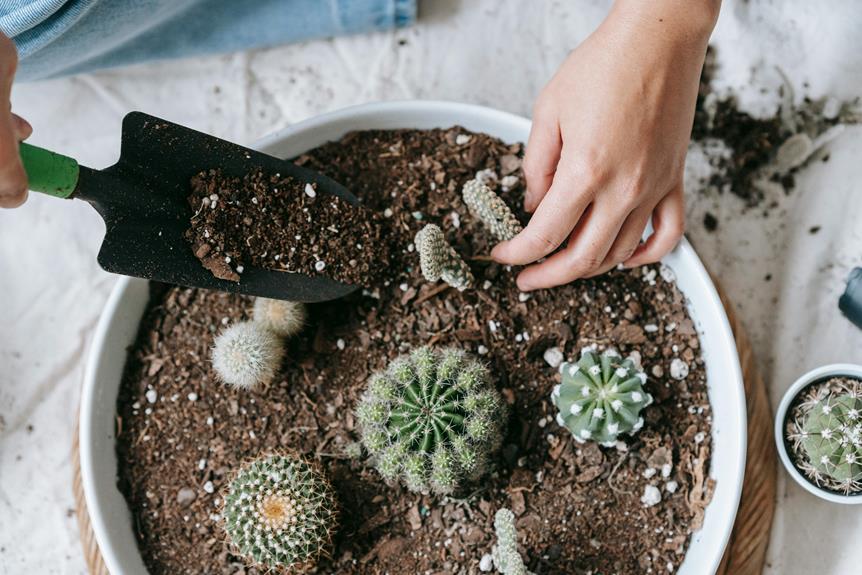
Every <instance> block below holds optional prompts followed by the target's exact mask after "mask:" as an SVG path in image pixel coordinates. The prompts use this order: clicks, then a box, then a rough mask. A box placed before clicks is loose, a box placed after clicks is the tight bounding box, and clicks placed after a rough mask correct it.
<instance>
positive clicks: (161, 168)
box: [20, 112, 359, 302]
mask: <svg viewBox="0 0 862 575" xmlns="http://www.w3.org/2000/svg"><path fill="white" fill-rule="evenodd" d="M20 151H21V159H22V161H23V163H24V168H25V170H26V171H27V176H28V178H29V180H30V189H31V190H34V191H37V192H42V193H44V194H48V195H51V196H56V197H58V198H65V199H80V200H84V201H86V202H88V203H89V204H90V205H91V206H93V207H94V208H96V211H97V212H99V215H101V216H102V218H103V219H104V220H105V238H104V240H103V242H102V247H101V249H100V250H99V257H98V260H99V264H100V265H101V266H102V268H104V269H105V270H106V271H109V272H113V273H117V274H123V275H128V276H135V277H140V278H146V279H151V280H157V281H160V282H165V283H170V284H177V285H182V286H190V287H200V288H206V289H215V290H222V291H229V292H238V293H243V294H248V295H253V296H263V297H269V298H276V299H285V300H293V301H303V302H316V301H326V300H331V299H336V298H339V297H342V296H344V295H347V294H348V293H350V292H352V291H353V290H355V289H356V287H357V286H352V285H347V284H343V283H340V282H337V281H334V280H331V279H328V278H326V277H322V276H313V277H312V276H307V275H303V274H298V273H288V272H282V271H273V270H266V269H253V268H251V267H247V268H246V270H245V272H244V273H243V275H242V278H241V280H240V281H239V282H232V281H228V280H222V279H218V278H216V277H214V276H213V275H212V273H211V272H210V271H209V270H207V269H205V268H204V267H203V266H202V265H201V262H200V261H199V260H198V259H197V258H196V257H195V256H194V254H193V252H192V248H191V245H190V244H189V243H188V241H186V239H185V238H184V237H183V233H184V232H185V231H186V229H187V228H188V227H189V225H190V219H191V216H192V211H191V207H190V206H189V204H188V200H187V197H188V195H189V191H190V183H189V182H190V180H191V178H192V176H194V175H196V174H198V173H200V172H202V171H205V170H210V169H220V170H221V171H222V173H224V174H225V175H228V176H233V177H242V176H244V175H246V174H248V173H250V172H252V171H254V170H258V169H260V170H262V171H264V172H266V173H279V174H283V175H289V176H293V177H294V178H296V179H298V180H301V181H305V182H310V183H316V184H317V190H318V192H322V193H324V194H331V195H334V196H338V197H339V198H342V199H343V200H345V201H347V202H349V203H351V204H353V205H357V204H358V203H359V200H357V198H356V197H355V196H354V195H353V194H351V193H350V192H348V191H347V190H346V189H345V188H344V187H343V186H341V185H340V184H338V183H337V182H335V181H333V180H331V179H329V178H327V177H326V176H324V175H322V174H319V173H317V172H315V171H313V170H309V169H307V168H303V167H300V166H296V165H294V164H293V163H292V162H290V161H287V160H282V159H279V158H274V157H272V156H268V155H266V154H263V153H261V152H257V151H255V150H251V149H248V148H245V147H243V146H239V145H236V144H232V143H230V142H226V141H225V140H221V139H219V138H215V137H213V136H209V135H207V134H203V133H201V132H197V131H195V130H191V129H189V128H185V127H183V126H178V125H177V124H173V123H171V122H168V121H165V120H162V119H160V118H156V117H153V116H150V115H147V114H144V113H142V112H131V113H129V114H128V115H126V117H125V118H124V119H123V133H122V144H121V147H120V159H119V161H118V162H117V163H116V164H114V165H113V166H110V167H108V168H105V169H103V170H94V169H91V168H86V167H84V166H79V165H78V162H77V161H75V160H74V159H72V158H69V157H66V156H62V155H60V154H56V153H54V152H50V151H48V150H44V149H42V148H37V147H36V146H31V145H29V144H26V143H22V144H21V147H20Z"/></svg>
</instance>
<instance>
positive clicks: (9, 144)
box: [0, 34, 32, 208]
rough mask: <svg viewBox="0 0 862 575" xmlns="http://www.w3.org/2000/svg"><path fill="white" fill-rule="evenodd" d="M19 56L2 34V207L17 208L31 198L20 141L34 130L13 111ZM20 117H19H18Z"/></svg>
mask: <svg viewBox="0 0 862 575" xmlns="http://www.w3.org/2000/svg"><path fill="white" fill-rule="evenodd" d="M17 63H18V55H17V52H16V51H15V45H14V44H13V43H12V41H11V40H9V38H7V37H6V36H3V35H2V34H0V207H3V208H15V207H17V206H20V205H21V204H22V203H24V200H25V199H26V198H27V174H26V173H25V172H24V166H23V165H21V157H20V156H19V154H18V141H19V140H20V139H21V137H22V136H25V135H29V133H30V132H31V131H32V128H30V125H29V124H27V123H26V122H24V120H21V119H20V118H17V116H15V115H14V114H12V111H11V104H10V100H9V97H10V94H11V92H12V80H13V78H14V77H15V68H16V66H17ZM16 118H17V119H16Z"/></svg>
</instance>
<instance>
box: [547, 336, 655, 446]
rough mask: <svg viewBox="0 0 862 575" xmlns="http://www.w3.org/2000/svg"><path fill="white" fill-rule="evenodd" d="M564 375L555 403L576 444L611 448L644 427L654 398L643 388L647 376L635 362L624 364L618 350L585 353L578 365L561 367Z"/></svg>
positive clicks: (556, 391) (554, 392)
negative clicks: (645, 412) (646, 409)
mask: <svg viewBox="0 0 862 575" xmlns="http://www.w3.org/2000/svg"><path fill="white" fill-rule="evenodd" d="M560 374H561V375H562V382H561V383H560V384H558V385H556V386H554V390H553V392H552V393H551V401H553V403H554V405H555V406H556V407H557V409H558V410H559V413H558V414H557V423H559V424H560V425H561V426H563V427H566V428H568V430H569V431H571V432H572V435H573V436H574V438H575V440H576V441H578V442H580V443H583V442H584V441H587V440H593V441H598V442H599V443H600V444H601V445H604V446H606V447H609V446H613V445H614V444H615V443H616V441H617V437H618V436H619V435H620V434H622V433H628V434H633V433H636V432H637V431H639V430H640V428H641V427H642V426H643V417H641V415H640V414H641V410H642V409H643V408H644V407H646V406H648V405H649V404H650V403H652V396H651V395H650V394H649V393H647V392H645V391H644V388H643V384H644V383H646V374H645V373H644V372H643V371H641V370H639V369H637V368H636V367H635V364H634V362H633V361H632V360H631V359H626V360H623V359H622V358H621V357H620V355H619V354H618V353H617V352H616V351H614V350H607V351H605V352H604V353H602V354H601V355H598V354H596V353H595V352H594V351H592V350H590V349H584V350H582V351H581V359H580V360H579V361H578V362H577V363H568V362H565V363H563V364H561V365H560Z"/></svg>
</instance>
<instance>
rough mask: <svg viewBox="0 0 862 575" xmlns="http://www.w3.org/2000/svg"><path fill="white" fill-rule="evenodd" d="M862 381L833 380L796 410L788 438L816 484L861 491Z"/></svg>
mask: <svg viewBox="0 0 862 575" xmlns="http://www.w3.org/2000/svg"><path fill="white" fill-rule="evenodd" d="M860 388H862V384H860V383H859V382H855V381H850V380H840V381H835V382H830V384H829V385H828V386H826V387H822V388H820V389H817V390H814V391H813V392H812V393H809V395H808V397H807V398H806V399H805V401H803V402H802V403H800V405H799V407H798V408H796V409H795V410H794V415H795V417H794V419H793V421H792V422H791V424H790V426H791V431H790V434H789V439H790V440H791V442H792V445H793V451H794V453H795V455H796V456H797V457H796V459H797V466H798V467H799V468H800V470H801V471H802V472H803V473H804V474H805V475H806V476H807V477H808V478H809V479H811V480H812V481H814V483H815V484H817V485H819V486H824V487H826V488H828V489H831V490H833V491H839V492H842V493H844V494H850V493H855V492H859V491H862V389H860Z"/></svg>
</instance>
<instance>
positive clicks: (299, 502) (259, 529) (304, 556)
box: [222, 455, 338, 573]
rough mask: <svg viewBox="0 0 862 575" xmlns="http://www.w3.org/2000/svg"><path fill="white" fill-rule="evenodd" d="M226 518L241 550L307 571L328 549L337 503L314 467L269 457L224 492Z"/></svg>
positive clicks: (272, 565)
mask: <svg viewBox="0 0 862 575" xmlns="http://www.w3.org/2000/svg"><path fill="white" fill-rule="evenodd" d="M222 516H223V518H224V527H225V532H226V533H227V536H228V539H229V540H230V542H231V544H232V545H233V547H234V549H235V550H236V551H237V553H238V554H240V555H242V556H244V557H246V558H247V559H248V560H250V561H252V562H254V563H255V564H256V565H259V566H262V567H264V568H269V569H282V570H283V571H287V572H289V573H303V572H305V571H307V570H309V569H311V568H313V567H314V566H315V564H316V563H317V561H318V559H319V558H320V557H322V556H325V555H326V554H327V553H328V552H329V546H330V544H331V542H332V535H333V532H334V531H335V528H336V525H337V521H338V506H337V502H336V499H335V493H334V491H333V490H332V487H331V486H330V484H329V482H328V481H327V480H326V478H325V477H324V476H323V474H322V473H321V472H320V471H318V470H317V469H316V468H315V467H314V466H313V465H311V464H310V463H308V462H307V461H305V460H303V459H301V458H298V457H294V456H290V455H270V456H267V457H263V458H260V459H257V460H255V461H253V462H251V463H250V464H248V465H246V466H244V467H243V468H242V469H240V470H239V472H238V473H237V474H236V476H235V477H234V478H233V480H232V481H231V482H230V485H229V486H228V491H227V494H226V495H225V496H224V508H223V510H222Z"/></svg>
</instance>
